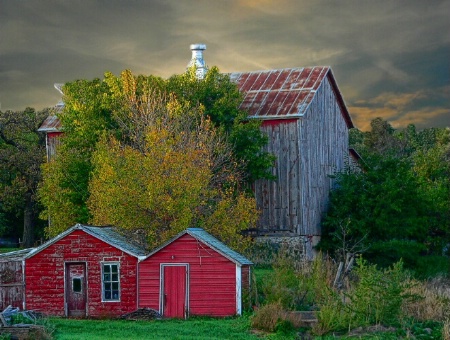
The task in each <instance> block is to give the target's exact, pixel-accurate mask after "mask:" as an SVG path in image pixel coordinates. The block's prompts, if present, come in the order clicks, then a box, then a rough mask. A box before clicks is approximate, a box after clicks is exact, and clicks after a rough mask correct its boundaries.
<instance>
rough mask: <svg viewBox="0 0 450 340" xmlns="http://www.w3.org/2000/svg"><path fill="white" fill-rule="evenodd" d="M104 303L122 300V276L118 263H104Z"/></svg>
mask: <svg viewBox="0 0 450 340" xmlns="http://www.w3.org/2000/svg"><path fill="white" fill-rule="evenodd" d="M102 286H103V296H102V297H103V301H119V300H120V275H119V264H118V263H103V268H102Z"/></svg>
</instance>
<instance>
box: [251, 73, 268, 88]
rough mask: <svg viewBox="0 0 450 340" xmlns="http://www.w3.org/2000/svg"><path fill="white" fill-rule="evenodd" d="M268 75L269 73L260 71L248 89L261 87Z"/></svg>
mask: <svg viewBox="0 0 450 340" xmlns="http://www.w3.org/2000/svg"><path fill="white" fill-rule="evenodd" d="M268 76H269V73H267V72H261V73H260V74H259V76H258V78H257V79H256V81H255V82H254V83H253V85H252V87H251V88H250V91H252V90H258V89H261V87H262V86H263V85H264V84H265V82H266V80H267V78H268Z"/></svg>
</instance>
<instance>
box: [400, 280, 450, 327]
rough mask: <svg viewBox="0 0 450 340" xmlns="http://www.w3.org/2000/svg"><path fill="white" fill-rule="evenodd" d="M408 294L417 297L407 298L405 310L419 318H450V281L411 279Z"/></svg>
mask: <svg viewBox="0 0 450 340" xmlns="http://www.w3.org/2000/svg"><path fill="white" fill-rule="evenodd" d="M410 286H411V287H410V288H409V290H408V291H407V294H411V295H413V296H416V297H417V298H416V299H412V300H410V299H406V300H405V302H404V304H403V307H402V308H403V311H404V312H405V314H406V315H409V316H412V317H414V318H416V319H417V320H421V321H425V320H436V321H444V320H446V319H447V322H448V320H449V319H450V281H449V280H446V279H443V278H435V279H433V280H431V281H428V282H421V281H417V280H413V281H411V285H410Z"/></svg>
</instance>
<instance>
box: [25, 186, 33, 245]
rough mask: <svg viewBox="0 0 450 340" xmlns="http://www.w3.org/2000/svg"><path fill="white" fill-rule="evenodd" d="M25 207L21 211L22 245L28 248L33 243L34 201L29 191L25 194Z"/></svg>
mask: <svg viewBox="0 0 450 340" xmlns="http://www.w3.org/2000/svg"><path fill="white" fill-rule="evenodd" d="M25 200H26V202H25V209H24V212H23V246H24V247H25V248H30V247H32V246H33V244H34V201H33V198H32V197H31V193H27V194H26V196H25Z"/></svg>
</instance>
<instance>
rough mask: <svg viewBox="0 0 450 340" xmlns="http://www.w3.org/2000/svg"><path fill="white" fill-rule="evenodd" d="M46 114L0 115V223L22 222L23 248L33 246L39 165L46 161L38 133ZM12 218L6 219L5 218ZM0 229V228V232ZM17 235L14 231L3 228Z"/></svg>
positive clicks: (9, 112) (42, 137)
mask: <svg viewBox="0 0 450 340" xmlns="http://www.w3.org/2000/svg"><path fill="white" fill-rule="evenodd" d="M48 114H49V111H48V110H43V111H39V112H37V111H35V110H34V109H32V108H27V109H25V110H24V111H19V112H13V111H6V112H0V202H1V203H0V209H1V210H2V211H3V214H0V215H3V221H4V222H3V223H11V224H13V225H15V224H16V223H15V221H17V220H19V219H22V226H23V228H18V226H15V227H16V228H18V229H19V230H23V234H22V235H21V237H22V239H23V243H24V246H26V247H30V246H32V245H33V243H34V238H35V230H34V229H35V226H36V224H38V223H37V213H38V210H39V208H38V206H37V199H36V189H37V185H38V182H39V181H40V178H41V171H40V165H41V164H42V163H43V162H44V161H45V136H44V134H43V133H39V132H37V129H38V128H39V126H40V125H41V124H42V122H43V121H44V119H45V118H46V117H47V116H48ZM8 215H9V216H10V217H13V218H10V219H6V218H5V217H6V216H8ZM1 229H2V228H1V227H0V230H1ZM3 229H4V231H5V232H9V233H10V234H15V236H16V235H17V231H14V230H8V229H10V228H3Z"/></svg>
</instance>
